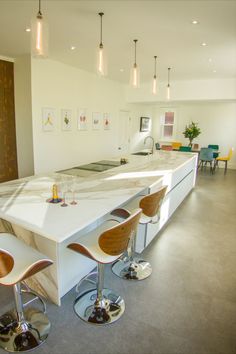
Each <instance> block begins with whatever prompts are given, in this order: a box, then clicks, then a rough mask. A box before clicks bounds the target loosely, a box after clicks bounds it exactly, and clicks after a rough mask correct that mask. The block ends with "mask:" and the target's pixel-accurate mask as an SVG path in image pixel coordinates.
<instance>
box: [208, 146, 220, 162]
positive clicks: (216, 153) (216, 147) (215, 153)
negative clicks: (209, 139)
mask: <svg viewBox="0 0 236 354" xmlns="http://www.w3.org/2000/svg"><path fill="white" fill-rule="evenodd" d="M208 147H209V148H210V149H213V150H219V145H212V144H210V145H208ZM218 156H219V152H214V151H213V157H214V159H216V158H217V157H218Z"/></svg>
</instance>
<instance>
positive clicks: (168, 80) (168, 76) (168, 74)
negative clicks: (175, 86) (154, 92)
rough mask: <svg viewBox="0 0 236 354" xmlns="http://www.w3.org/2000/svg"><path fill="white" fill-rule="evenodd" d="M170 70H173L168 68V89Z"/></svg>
mask: <svg viewBox="0 0 236 354" xmlns="http://www.w3.org/2000/svg"><path fill="white" fill-rule="evenodd" d="M170 69H171V68H168V87H169V86H170Z"/></svg>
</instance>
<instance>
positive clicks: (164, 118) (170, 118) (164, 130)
mask: <svg viewBox="0 0 236 354" xmlns="http://www.w3.org/2000/svg"><path fill="white" fill-rule="evenodd" d="M160 123H161V140H163V141H172V140H173V139H175V131H176V111H175V110H174V109H169V108H168V109H162V111H161V122H160Z"/></svg>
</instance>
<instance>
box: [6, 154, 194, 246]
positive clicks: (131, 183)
mask: <svg viewBox="0 0 236 354" xmlns="http://www.w3.org/2000/svg"><path fill="white" fill-rule="evenodd" d="M193 157H194V154H191V153H179V152H170V151H155V153H154V154H153V155H148V156H134V155H129V157H128V160H129V163H128V164H126V165H121V166H119V167H115V168H113V169H110V170H108V171H106V172H98V173H97V174H93V175H91V176H90V177H76V178H75V179H76V188H75V190H76V199H77V201H78V204H77V205H69V206H68V207H65V208H63V207H61V205H60V204H50V203H47V202H46V200H47V199H48V198H50V197H51V194H52V192H51V191H52V185H53V184H54V183H56V184H60V183H61V182H62V181H67V182H68V186H69V184H70V181H71V178H72V177H71V176H69V175H65V174H61V173H60V174H59V173H53V174H50V175H37V176H32V177H27V178H22V179H18V180H14V181H10V182H5V183H1V184H0V218H2V219H5V220H7V221H9V222H11V223H13V224H17V225H20V226H22V227H24V228H25V229H27V230H30V231H32V232H35V233H37V234H40V235H42V236H45V237H47V238H49V239H51V240H53V241H56V242H63V241H65V240H66V239H67V238H68V237H70V236H72V235H73V234H75V233H76V232H79V231H80V230H82V229H84V228H85V227H87V226H89V225H90V224H91V223H93V222H94V221H96V220H98V219H99V218H101V217H103V216H104V215H106V214H107V213H109V212H110V211H112V210H113V209H115V208H117V207H119V206H121V205H122V204H124V203H126V202H127V201H128V200H130V199H131V198H133V197H134V196H135V195H137V194H139V193H140V192H142V191H144V190H145V189H146V188H148V187H150V186H151V185H153V184H154V183H156V182H158V181H160V180H161V179H163V177H164V176H166V175H168V174H170V173H172V172H173V171H174V170H176V169H178V168H180V167H181V166H182V165H184V164H185V163H187V162H188V161H189V159H192V158H193ZM115 160H117V159H114V161H115ZM67 197H68V199H69V201H70V199H71V198H72V193H68V194H67Z"/></svg>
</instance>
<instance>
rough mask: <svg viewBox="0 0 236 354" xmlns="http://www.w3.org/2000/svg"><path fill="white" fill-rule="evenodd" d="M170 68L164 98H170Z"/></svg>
mask: <svg viewBox="0 0 236 354" xmlns="http://www.w3.org/2000/svg"><path fill="white" fill-rule="evenodd" d="M170 69H171V68H168V81H167V87H166V99H167V100H170Z"/></svg>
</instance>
